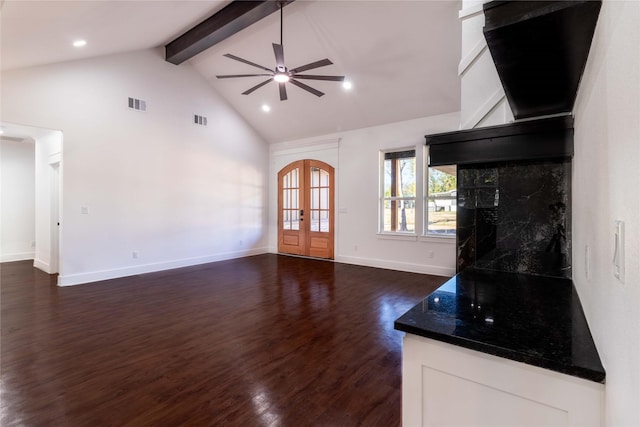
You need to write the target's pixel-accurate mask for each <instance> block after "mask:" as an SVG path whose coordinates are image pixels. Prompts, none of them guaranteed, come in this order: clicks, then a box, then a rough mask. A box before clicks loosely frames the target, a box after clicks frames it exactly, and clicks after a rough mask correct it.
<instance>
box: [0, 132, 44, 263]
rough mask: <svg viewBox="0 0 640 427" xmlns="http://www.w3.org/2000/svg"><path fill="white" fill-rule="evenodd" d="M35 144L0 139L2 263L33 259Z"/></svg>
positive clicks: (0, 257) (31, 141) (34, 234)
mask: <svg viewBox="0 0 640 427" xmlns="http://www.w3.org/2000/svg"><path fill="white" fill-rule="evenodd" d="M35 200H36V199H35V144H34V141H33V140H24V141H11V140H8V139H0V224H1V226H0V227H1V228H0V262H7V261H20V260H27V259H33V258H34V256H35V241H36V232H35V229H36V226H35V223H36V214H35V212H36V204H35Z"/></svg>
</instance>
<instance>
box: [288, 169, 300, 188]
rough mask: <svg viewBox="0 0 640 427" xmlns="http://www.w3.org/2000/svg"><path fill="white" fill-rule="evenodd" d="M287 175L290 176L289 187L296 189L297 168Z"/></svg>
mask: <svg viewBox="0 0 640 427" xmlns="http://www.w3.org/2000/svg"><path fill="white" fill-rule="evenodd" d="M289 173H290V174H291V187H292V188H297V187H298V168H295V169H294V170H292V171H291V172H289Z"/></svg>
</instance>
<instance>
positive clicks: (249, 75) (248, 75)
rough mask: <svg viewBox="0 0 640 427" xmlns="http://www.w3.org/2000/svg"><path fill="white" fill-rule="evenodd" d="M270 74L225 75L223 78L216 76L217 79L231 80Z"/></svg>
mask: <svg viewBox="0 0 640 427" xmlns="http://www.w3.org/2000/svg"><path fill="white" fill-rule="evenodd" d="M271 75H272V74H225V75H223V76H216V77H217V78H219V79H232V78H235V77H258V76H271Z"/></svg>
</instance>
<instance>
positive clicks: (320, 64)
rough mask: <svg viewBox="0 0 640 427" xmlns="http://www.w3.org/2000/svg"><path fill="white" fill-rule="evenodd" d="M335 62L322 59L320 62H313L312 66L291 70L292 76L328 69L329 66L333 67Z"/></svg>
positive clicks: (307, 65)
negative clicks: (308, 71)
mask: <svg viewBox="0 0 640 427" xmlns="http://www.w3.org/2000/svg"><path fill="white" fill-rule="evenodd" d="M331 64H333V62H331V61H329V60H328V59H326V58H325V59H321V60H320V61H316V62H312V63H310V64H306V65H302V66H300V67H296V68H294V69H293V70H289V71H290V72H291V73H292V74H295V73H301V72H303V71H307V70H312V69H314V68H320V67H326V66H327V65H331Z"/></svg>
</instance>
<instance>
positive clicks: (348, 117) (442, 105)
mask: <svg viewBox="0 0 640 427" xmlns="http://www.w3.org/2000/svg"><path fill="white" fill-rule="evenodd" d="M228 3H229V1H184V0H173V1H171V0H170V1H154V0H145V1H56V0H50V1H21V0H4V1H3V2H2V9H1V25H2V26H1V37H2V39H1V48H2V50H1V53H0V61H1V66H2V69H3V70H7V69H14V68H21V67H28V66H34V65H41V64H48V63H55V62H61V61H69V60H74V59H79V58H88V57H95V56H101V55H107V54H113V53H119V52H127V51H134V50H139V49H145V48H152V47H158V48H161V47H162V46H164V45H165V44H167V43H168V42H170V41H171V40H173V39H175V38H176V37H177V36H179V35H180V34H182V33H184V32H185V31H186V30H188V29H189V28H191V27H193V26H194V25H196V24H198V23H199V22H201V21H203V20H204V19H206V18H207V17H209V16H210V15H212V14H213V13H215V12H217V11H219V10H221V9H222V8H223V7H224V6H226V5H227V4H228ZM460 7H461V4H460V1H426V0H424V1H402V0H387V1H368V0H336V1H327V0H297V1H295V2H294V3H291V4H289V5H288V6H286V7H285V9H284V35H283V39H284V40H283V45H284V51H285V59H286V63H287V66H288V67H289V68H293V67H296V66H300V65H303V64H307V63H309V62H313V61H315V60H319V59H324V58H329V59H330V60H331V61H332V62H333V63H334V65H330V66H326V67H322V68H318V69H316V70H313V74H331V75H345V76H346V77H347V79H348V80H349V81H351V82H352V84H353V88H352V89H351V90H349V91H347V90H345V89H343V88H342V86H341V84H340V83H336V82H325V81H310V80H307V81H305V83H307V84H309V85H310V86H312V87H314V88H317V89H319V90H321V91H322V92H324V93H325V94H326V95H324V96H322V97H320V98H318V97H316V96H314V95H312V94H310V93H308V92H305V91H303V90H301V89H299V88H296V87H293V86H290V85H289V86H288V98H289V99H288V100H287V101H280V99H279V95H278V88H277V85H276V84H275V83H273V82H272V83H269V84H267V85H265V86H263V87H261V88H260V89H258V90H256V91H255V92H253V93H252V94H250V95H241V93H242V92H244V91H245V90H247V89H249V88H250V87H252V86H254V85H256V84H257V83H259V82H260V81H262V80H264V78H262V77H255V78H238V79H217V78H216V77H215V76H216V75H220V74H245V73H254V72H256V71H257V72H258V73H259V72H260V71H259V70H257V69H256V68H253V67H251V66H249V65H246V64H243V63H241V62H238V61H234V60H231V59H229V58H225V57H224V56H223V55H224V54H225V53H232V54H234V55H237V56H239V57H242V58H245V59H248V60H250V61H252V62H255V63H258V64H261V65H264V66H266V67H269V68H272V67H274V65H275V59H274V56H273V49H272V46H271V44H272V43H279V42H280V16H279V14H278V13H274V14H272V15H269V16H267V17H266V18H264V19H262V20H260V21H259V22H257V23H255V24H253V25H251V26H250V27H248V28H246V29H244V30H242V31H240V32H239V33H237V34H235V35H233V36H231V37H229V38H227V39H225V40H223V41H222V42H220V43H218V44H216V45H214V46H213V47H211V48H209V49H207V50H206V51H204V52H202V53H200V54H198V55H196V56H195V57H193V58H192V59H190V60H188V61H186V62H185V63H183V64H181V65H177V66H178V67H184V66H192V67H194V68H195V69H196V70H197V71H198V72H199V73H200V74H201V75H202V76H203V77H204V78H205V79H207V81H208V82H209V83H210V85H211V87H212V88H213V89H214V90H216V91H217V92H218V93H220V94H221V95H222V96H223V97H224V98H225V99H226V100H227V102H229V104H230V105H232V107H233V108H234V109H235V110H236V111H238V112H239V113H240V114H241V115H242V116H243V117H244V118H245V119H246V120H247V121H248V122H249V123H250V124H251V125H252V126H253V127H254V128H255V129H256V130H257V131H258V132H259V133H260V134H261V135H262V136H263V137H264V138H265V139H266V140H268V141H269V142H279V141H286V140H291V139H297V138H304V137H312V136H317V135H323V134H327V133H333V132H339V131H344V130H350V129H357V128H363V127H369V126H375V125H380V124H385V123H391V122H396V121H401V120H408V119H413V118H418V117H424V116H430V115H437V114H443V113H449V112H454V111H459V109H460V79H459V77H458V74H457V67H458V62H459V60H460V45H461V42H460V40H461V25H460V21H459V19H458V11H459V9H460ZM78 38H82V39H85V40H87V46H85V47H84V48H82V49H75V48H73V47H72V46H71V42H72V41H73V40H75V39H78ZM265 104H266V105H269V106H270V107H271V111H269V112H268V113H265V112H264V111H263V110H262V106H263V105H265Z"/></svg>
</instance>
